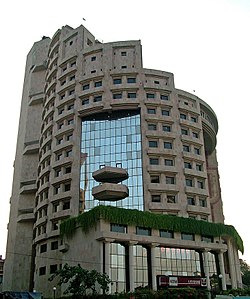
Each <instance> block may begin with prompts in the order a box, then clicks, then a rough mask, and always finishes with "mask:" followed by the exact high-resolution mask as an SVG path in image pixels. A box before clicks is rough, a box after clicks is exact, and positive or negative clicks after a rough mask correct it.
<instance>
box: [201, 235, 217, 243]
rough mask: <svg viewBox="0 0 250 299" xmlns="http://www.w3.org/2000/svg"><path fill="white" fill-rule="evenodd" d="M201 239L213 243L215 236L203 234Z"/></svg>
mask: <svg viewBox="0 0 250 299" xmlns="http://www.w3.org/2000/svg"><path fill="white" fill-rule="evenodd" d="M201 241H202V242H206V243H213V241H214V238H213V237H210V236H201Z"/></svg>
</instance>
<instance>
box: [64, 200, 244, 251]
mask: <svg viewBox="0 0 250 299" xmlns="http://www.w3.org/2000/svg"><path fill="white" fill-rule="evenodd" d="M100 219H103V220H105V221H107V222H110V223H115V224H126V225H133V226H140V227H145V228H153V229H165V230H172V231H174V232H182V233H193V234H198V235H204V236H211V237H223V236H224V237H231V238H232V239H233V240H234V241H235V243H236V244H237V247H238V249H239V250H240V251H241V252H242V253H243V252H244V246H243V241H242V239H241V237H240V236H239V234H238V232H237V231H236V229H235V228H234V227H233V226H232V225H225V224H222V223H213V222H207V221H203V220H195V219H191V218H184V217H176V216H172V215H164V214H154V213H151V212H147V211H146V212H144V211H139V210H130V209H122V208H116V207H111V206H97V207H95V208H93V209H92V210H90V211H88V212H84V213H82V214H80V215H79V216H77V217H71V218H68V219H66V220H65V221H63V222H62V223H61V225H60V233H61V235H62V236H64V235H66V236H72V235H73V234H74V231H75V230H76V228H78V227H81V228H82V230H83V231H84V232H88V231H89V230H90V229H91V228H92V227H94V226H95V225H96V223H97V222H98V220H100Z"/></svg>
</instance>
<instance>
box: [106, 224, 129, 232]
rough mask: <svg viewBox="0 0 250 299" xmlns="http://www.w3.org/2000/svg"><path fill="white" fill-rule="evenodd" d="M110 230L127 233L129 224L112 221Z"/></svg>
mask: <svg viewBox="0 0 250 299" xmlns="http://www.w3.org/2000/svg"><path fill="white" fill-rule="evenodd" d="M110 231H111V232H115V233H123V234H126V233H127V225H124V224H114V223H111V224H110Z"/></svg>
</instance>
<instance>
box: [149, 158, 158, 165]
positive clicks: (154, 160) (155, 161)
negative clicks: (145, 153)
mask: <svg viewBox="0 0 250 299" xmlns="http://www.w3.org/2000/svg"><path fill="white" fill-rule="evenodd" d="M149 164H150V165H159V159H158V158H150V159H149Z"/></svg>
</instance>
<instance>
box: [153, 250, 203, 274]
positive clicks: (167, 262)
mask: <svg viewBox="0 0 250 299" xmlns="http://www.w3.org/2000/svg"><path fill="white" fill-rule="evenodd" d="M155 253H156V275H179V276H197V275H201V261H200V255H199V253H198V252H197V251H195V250H192V249H184V248H168V247H156V248H155Z"/></svg>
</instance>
